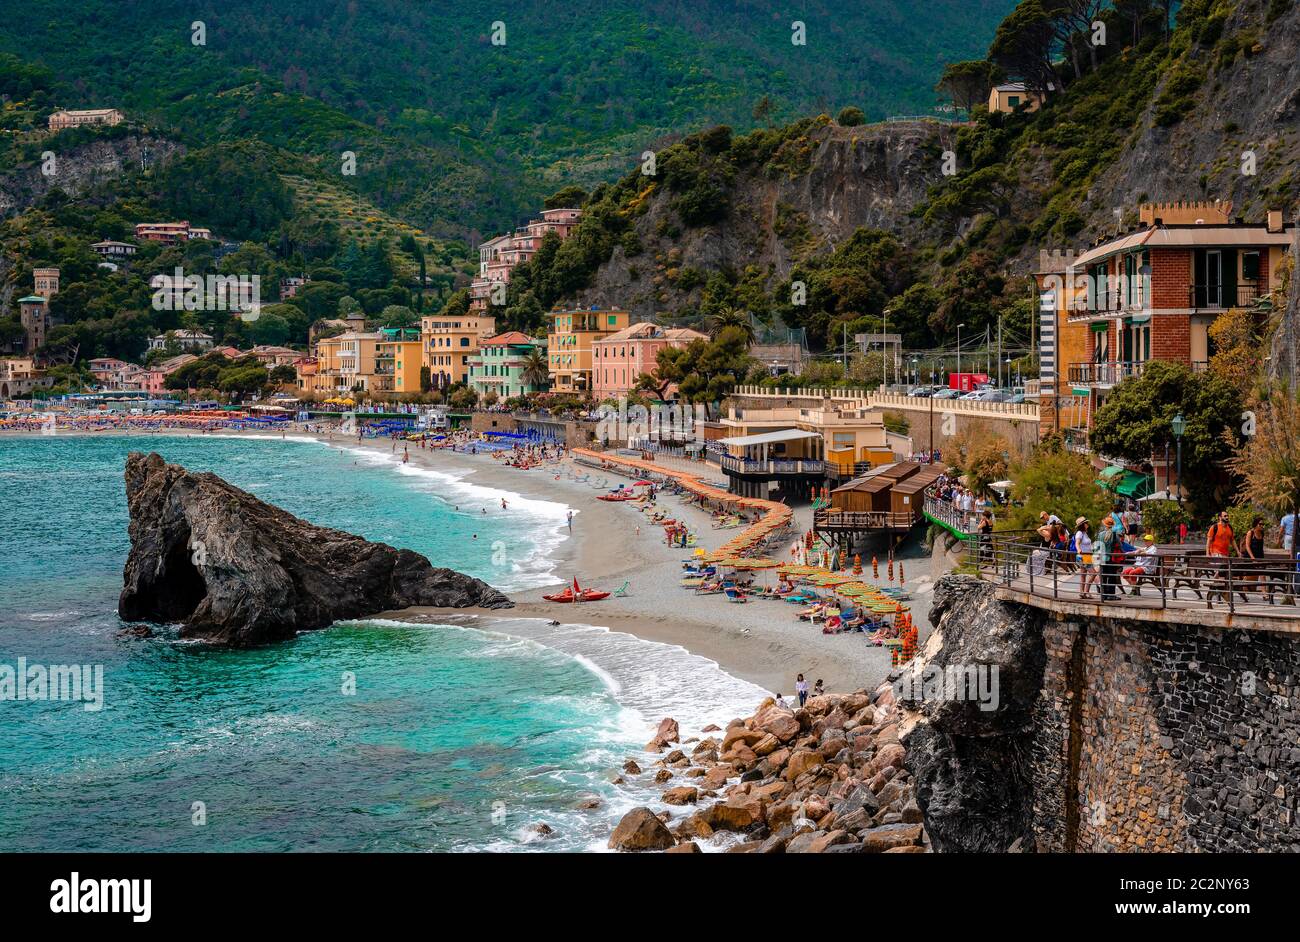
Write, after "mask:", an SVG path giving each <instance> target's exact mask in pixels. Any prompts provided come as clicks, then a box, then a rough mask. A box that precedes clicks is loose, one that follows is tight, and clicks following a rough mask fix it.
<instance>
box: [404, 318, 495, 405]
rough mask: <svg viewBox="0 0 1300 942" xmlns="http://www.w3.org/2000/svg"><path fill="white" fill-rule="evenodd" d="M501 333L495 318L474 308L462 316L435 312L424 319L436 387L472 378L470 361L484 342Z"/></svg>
mask: <svg viewBox="0 0 1300 942" xmlns="http://www.w3.org/2000/svg"><path fill="white" fill-rule="evenodd" d="M496 332H497V321H496V318H495V317H491V316H488V315H484V314H478V313H475V312H474V311H472V310H471V311H470V312H469V313H467V314H460V315H454V316H453V315H442V314H433V315H430V316H428V317H422V318H420V340H421V341H422V342H423V344H424V365H425V366H427V367H428V368H429V381H430V383H432V384H433V387H434V388H435V389H439V388H444V387H446V386H450V385H451V384H452V383H463V382H465V381H466V380H467V379H468V378H469V361H470V358H471V357H473V356H477V355H478V351H479V346H480V344H481V343H482V342H483V341H484V340H486V339H487V338H489V337H491V336H492V335H493V334H495V333H496Z"/></svg>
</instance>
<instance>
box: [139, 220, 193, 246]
mask: <svg viewBox="0 0 1300 942" xmlns="http://www.w3.org/2000/svg"><path fill="white" fill-rule="evenodd" d="M135 237H136V238H137V239H140V240H141V241H143V242H161V243H162V244H163V245H176V244H178V243H181V242H188V241H189V240H190V239H211V238H212V230H211V229H205V228H200V227H197V226H191V225H190V224H189V221H188V220H181V221H180V222H140V223H136V226H135Z"/></svg>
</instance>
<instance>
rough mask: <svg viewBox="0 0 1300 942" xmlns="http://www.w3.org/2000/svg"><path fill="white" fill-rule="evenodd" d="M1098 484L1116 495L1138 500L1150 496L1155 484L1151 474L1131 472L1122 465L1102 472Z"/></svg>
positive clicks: (1112, 466)
mask: <svg viewBox="0 0 1300 942" xmlns="http://www.w3.org/2000/svg"><path fill="white" fill-rule="evenodd" d="M1097 483H1098V484H1100V485H1101V486H1102V487H1104V488H1107V489H1108V490H1112V491H1114V492H1115V493H1116V494H1120V495H1122V496H1124V497H1132V498H1134V499H1138V498H1142V497H1145V496H1146V495H1148V494H1150V493H1151V488H1152V485H1153V484H1154V483H1155V482H1154V481H1153V480H1152V478H1151V475H1149V474H1141V473H1139V472H1137V471H1130V470H1128V469H1127V468H1124V467H1121V466H1120V465H1111V466H1110V467H1109V468H1107V469H1106V470H1105V471H1103V472H1101V476H1100V477H1099V478H1098V479H1097Z"/></svg>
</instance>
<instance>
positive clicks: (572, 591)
mask: <svg viewBox="0 0 1300 942" xmlns="http://www.w3.org/2000/svg"><path fill="white" fill-rule="evenodd" d="M542 598H544V599H546V601H548V602H599V601H600V600H601V599H607V598H609V593H608V592H601V591H599V590H597V589H583V588H581V587H579V585H578V580H577V579H574V580H573V585H571V586H565V588H564V591H563V592H557V593H556V594H554V595H543V596H542Z"/></svg>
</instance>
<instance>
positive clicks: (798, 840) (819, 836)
mask: <svg viewBox="0 0 1300 942" xmlns="http://www.w3.org/2000/svg"><path fill="white" fill-rule="evenodd" d="M850 840H852V838H851V837H849V835H848V833H847V832H845V831H806V832H804V833H803V834H796V835H795V836H794V837H792V838H790V842H789V843H788V844H786V845H785V852H786V853H787V854H821V853H825V852H826V849H827V848H829V847H833V846H835V845H836V844H843V843H846V842H847V841H850Z"/></svg>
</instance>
